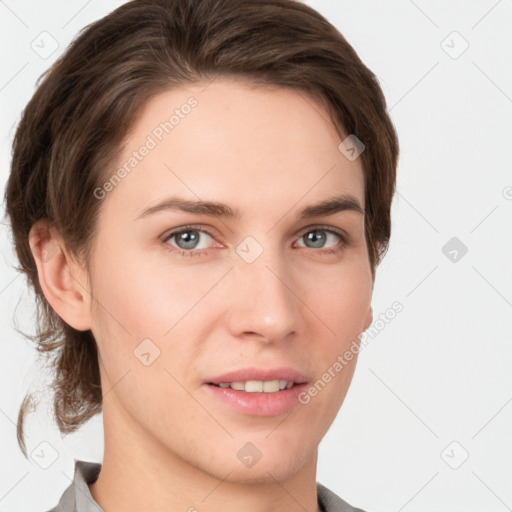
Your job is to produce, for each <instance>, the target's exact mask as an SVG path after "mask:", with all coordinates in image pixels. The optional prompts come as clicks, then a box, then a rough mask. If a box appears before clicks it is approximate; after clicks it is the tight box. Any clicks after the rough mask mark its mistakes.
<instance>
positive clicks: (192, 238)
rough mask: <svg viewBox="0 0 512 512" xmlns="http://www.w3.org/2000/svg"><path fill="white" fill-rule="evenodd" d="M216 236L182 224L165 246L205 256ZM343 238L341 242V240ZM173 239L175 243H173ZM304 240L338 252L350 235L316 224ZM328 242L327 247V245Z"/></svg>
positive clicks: (322, 249) (321, 249) (320, 249)
mask: <svg viewBox="0 0 512 512" xmlns="http://www.w3.org/2000/svg"><path fill="white" fill-rule="evenodd" d="M212 240H215V239H214V237H213V236H212V235H211V234H210V233H209V232H208V231H205V230H204V229H200V227H198V226H182V227H181V228H179V229H176V230H175V231H172V232H170V233H169V234H168V235H166V236H165V237H164V239H163V242H165V247H166V249H168V250H169V251H171V252H172V253H177V254H179V255H180V256H185V257H191V256H203V255H207V254H208V251H207V249H208V248H209V247H210V246H211V241H212ZM340 240H341V243H340V242H339V241H340ZM171 241H173V243H171ZM300 241H304V243H305V244H308V245H299V247H306V248H309V249H314V250H317V252H320V253H337V252H340V251H342V250H343V249H344V248H345V247H347V246H348V245H349V242H350V240H349V237H348V235H346V234H343V233H342V232H338V231H337V230H334V229H333V228H331V227H329V228H327V227H324V226H315V227H313V228H309V229H308V231H306V232H304V234H303V235H302V236H301V237H300V238H299V239H298V241H297V243H298V242H300ZM326 243H327V244H328V245H327V247H326V246H325V245H326Z"/></svg>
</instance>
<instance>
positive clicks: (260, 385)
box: [219, 379, 293, 393]
mask: <svg viewBox="0 0 512 512" xmlns="http://www.w3.org/2000/svg"><path fill="white" fill-rule="evenodd" d="M292 386H293V381H292V380H289V381H286V380H278V379H276V380H265V381H262V380H248V381H246V382H242V381H237V382H221V383H220V384H219V387H221V388H229V387H230V388H231V389H236V390H238V391H246V392H247V393H275V392H276V391H281V390H283V389H290V388H291V387H292Z"/></svg>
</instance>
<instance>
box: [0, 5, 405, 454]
mask: <svg viewBox="0 0 512 512" xmlns="http://www.w3.org/2000/svg"><path fill="white" fill-rule="evenodd" d="M220 75H224V76H229V75H231V76H236V77H241V78H244V79H247V80H249V81H250V82H252V83H254V84H259V85H268V86H280V87H290V88H294V89H296V90H299V91H303V92H305V93H307V94H308V95H309V96H310V97H314V98H317V99H319V100H320V101H321V102H322V103H323V104H324V105H326V106H327V107H328V111H329V112H330V115H331V121H332V122H333V123H334V125H335V127H336V128H337V130H338V132H339V134H340V135H341V136H342V138H344V137H345V136H347V135H348V134H355V135H356V136H357V137H358V139H360V140H361V141H362V142H363V143H364V145H365V147H366V148H365V151H364V152H363V153H362V154H361V156H360V158H362V163H363V170H364V175H365V209H366V216H365V234H366V239H367V243H368V251H369V260H370V263H371V267H372V274H373V277H374V278H375V267H376V266H377V265H378V263H379V262H380V260H381V258H382V257H383V255H384V254H385V252H386V250H387V247H388V243H389V237H390V232H391V219H390V209H391V201H392V198H393V195H394V191H395V176H396V166H397V159H398V140H397V135H396V132H395V129H394V127H393V124H392V122H391V120H390V118H389V116H388V114H387V111H386V102H385V99H384V95H383V93H382V90H381V88H380V86H379V83H378V81H377V79H376V77H375V75H374V74H373V73H372V72H371V71H370V70H369V69H368V68H367V67H366V66H365V65H364V64H363V63H362V61H361V60H360V58H359V57H358V55H357V54H356V52H355V51H354V49H353V48H352V47H351V46H350V44H349V43H348V42H347V41H346V40H345V38H344V37H343V36H342V35H341V34H340V33H339V31H338V30H337V29H336V28H335V27H334V26H333V25H331V24H330V23H329V22H328V21H327V20H326V19H325V18H324V17H323V16H321V15H320V14H319V13H318V12H316V11H315V10H314V9H312V8H310V7H309V6H307V5H305V4H303V3H301V2H299V1H296V0H257V1H255V0H134V1H131V2H128V3H126V4H124V5H122V6H121V7H119V8H118V9H116V10H115V11H113V12H112V13H110V14H109V15H107V16H105V17H104V18H102V19H100V20H99V21H97V22H95V23H93V24H91V25H89V26H87V27H86V28H85V29H84V30H83V31H82V32H81V33H80V34H79V35H78V36H77V38H76V39H75V40H74V41H73V42H72V43H71V45H70V46H69V48H68V49H67V51H66V52H65V53H64V54H63V55H62V56H61V57H60V58H59V59H58V60H57V61H56V62H55V63H54V64H53V66H52V67H51V68H50V69H49V70H48V71H47V72H46V73H45V74H44V75H43V76H42V77H41V79H42V82H41V83H40V84H39V85H38V88H37V91H36V92H35V94H34V96H33V97H32V99H31V100H30V102H29V103H28V105H27V107H26V108H25V110H24V112H23V115H22V118H21V121H20V123H19V125H18V128H17V131H16V134H15V138H14V143H13V158H12V165H11V173H10V176H9V179H8V183H7V188H6V192H5V199H6V210H7V213H8V215H9V218H10V221H11V226H12V232H13V237H14V244H15V248H16V252H17V256H18V259H19V261H20V263H21V267H18V268H17V270H19V271H21V272H23V273H25V274H26V276H27V280H28V281H29V285H31V286H32V287H33V289H34V292H35V298H36V306H37V313H38V316H37V320H38V321H37V334H36V335H34V336H27V335H26V336H27V337H28V338H30V339H31V340H32V341H35V342H36V348H37V350H38V351H39V352H40V353H41V354H42V353H46V355H52V356H54V357H53V358H52V369H53V370H54V371H55V375H54V382H53V389H54V391H55V396H54V415H55V419H56V421H57V425H58V427H59V429H60V431H61V432H62V433H70V432H73V431H75V430H76V429H77V428H78V427H80V426H81V425H82V424H83V423H85V422H86V421H87V420H88V419H89V418H91V417H92V416H94V415H95V414H97V413H98V412H100V411H101V401H102V395H101V383H100V373H99V365H98V354H97V349H96V342H95V340H94V337H93V335H92V333H91V331H89V330H88V331H78V330H75V329H74V328H72V327H71V326H69V325H67V324H66V323H65V322H64V321H63V320H62V319H61V318H60V317H59V316H58V315H57V314H56V313H55V312H54V311H53V309H52V308H51V306H50V305H49V304H48V302H47V301H46V299H45V297H44V294H43V293H42V291H41V288H40V285H39V281H38V276H37V269H36V267H35V261H34V259H33V255H32V252H31V249H30V247H29V242H28V235H29V232H30V229H31V227H32V226H33V224H34V223H36V221H38V220H40V219H47V220H48V222H49V223H50V225H51V226H54V227H55V228H56V229H57V230H58V232H59V234H60V235H61V236H62V238H63V240H64V242H65V244H66V248H67V249H68V251H69V252H70V253H71V254H72V255H74V256H75V257H77V259H78V260H79V261H82V262H84V264H85V267H86V269H87V270H89V269H90V266H89V261H90V260H89V257H90V248H91V245H92V244H91V242H92V239H93V237H94V234H95V226H96V221H97V219H98V213H99V208H100V205H101V201H98V199H97V198H96V197H95V195H94V193H93V191H94V190H95V189H96V188H97V187H98V186H100V185H101V183H103V182H104V181H105V177H106V175H107V173H108V170H109V169H111V167H112V165H113V164H114V163H115V161H116V157H117V155H118V154H119V151H120V149H121V148H122V143H123V140H124V139H125V138H126V136H127V133H128V130H129V129H130V127H131V126H132V125H133V122H134V120H135V116H136V115H137V113H138V112H139V111H140V108H141V107H142V106H143V105H144V104H145V102H146V101H147V100H148V99H149V98H150V97H152V96H153V95H155V94H156V93H158V92H161V91H163V90H169V89H172V88H176V87H179V86H180V85H182V84H186V83H190V82H197V81H211V80H213V79H214V78H215V77H216V76H220ZM41 79H40V80H41ZM31 406H32V396H31V395H27V396H25V398H24V400H23V402H22V404H21V407H20V411H19V414H18V425H17V427H18V428H17V434H18V443H19V444H20V447H21V449H22V451H23V453H24V454H25V456H26V448H25V442H24V433H23V421H24V417H25V414H26V412H28V411H29V410H30V408H31Z"/></svg>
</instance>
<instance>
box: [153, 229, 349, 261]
mask: <svg viewBox="0 0 512 512" xmlns="http://www.w3.org/2000/svg"><path fill="white" fill-rule="evenodd" d="M188 231H198V232H201V233H206V234H207V235H208V236H210V237H211V238H213V239H214V240H215V237H214V236H213V235H212V234H211V233H210V232H209V231H207V230H205V229H202V227H201V226H196V225H188V226H182V227H181V228H179V229H177V230H175V231H172V232H170V233H169V234H168V235H166V236H165V237H164V239H163V242H164V245H165V249H166V250H168V251H170V252H171V253H173V254H178V255H180V256H183V257H185V258H190V257H193V256H203V255H207V254H208V250H207V249H190V250H188V251H186V250H184V249H177V248H176V247H173V248H171V247H172V246H171V245H169V244H168V243H167V242H168V241H169V240H170V239H171V238H172V237H173V236H176V235H180V234H181V233H186V232H188ZM312 231H326V232H328V233H333V234H335V235H337V236H338V237H339V238H340V239H341V243H340V244H338V245H337V246H336V247H330V248H327V249H312V250H313V251H316V252H320V253H323V254H337V253H339V252H341V251H343V250H344V249H345V248H347V247H348V246H349V245H350V238H349V236H348V235H347V234H345V233H342V232H341V231H338V230H335V229H333V228H332V227H330V226H312V227H308V228H307V229H306V230H305V231H304V232H303V233H302V235H301V236H300V237H299V238H302V237H303V236H304V235H306V234H307V233H310V232H312Z"/></svg>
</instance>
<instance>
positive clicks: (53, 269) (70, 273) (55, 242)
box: [29, 219, 91, 331]
mask: <svg viewBox="0 0 512 512" xmlns="http://www.w3.org/2000/svg"><path fill="white" fill-rule="evenodd" d="M29 245H30V249H31V251H32V255H33V257H34V260H35V263H36V267H37V276H38V279H39V285H40V286H41V289H42V291H43V293H44V296H45V298H46V300H47V301H48V303H49V304H50V306H51V307H52V308H53V310H54V311H55V312H56V313H57V315H59V317H60V318H62V320H64V322H66V323H67V324H68V325H70V326H71V327H73V328H75V329H77V330H78V331H86V330H88V329H90V328H91V316H90V315H91V314H90V304H91V296H90V293H89V290H88V284H87V279H86V272H85V270H84V269H83V268H82V267H81V266H80V265H79V264H78V262H77V261H76V260H75V259H73V258H72V257H71V256H70V254H69V253H68V252H67V251H66V248H65V244H64V242H63V240H62V237H61V236H60V234H59V233H58V232H57V230H56V229H55V228H53V227H52V226H50V225H49V223H48V221H47V220H46V219H45V220H40V221H38V222H36V223H35V224H34V225H33V226H32V228H31V230H30V233H29Z"/></svg>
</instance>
